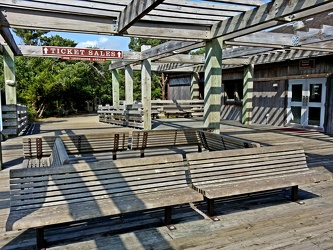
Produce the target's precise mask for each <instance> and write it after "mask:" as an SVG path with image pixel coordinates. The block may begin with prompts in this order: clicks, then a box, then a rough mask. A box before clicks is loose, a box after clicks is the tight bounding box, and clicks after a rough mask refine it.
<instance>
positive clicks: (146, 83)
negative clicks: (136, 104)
mask: <svg viewBox="0 0 333 250" xmlns="http://www.w3.org/2000/svg"><path fill="white" fill-rule="evenodd" d="M150 48H151V46H150V45H143V46H141V51H145V50H147V49H150ZM141 101H142V108H143V129H145V130H150V129H151V60H150V59H148V60H143V61H142V63H141Z"/></svg>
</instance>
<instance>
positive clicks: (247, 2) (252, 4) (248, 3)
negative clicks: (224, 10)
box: [210, 0, 265, 6]
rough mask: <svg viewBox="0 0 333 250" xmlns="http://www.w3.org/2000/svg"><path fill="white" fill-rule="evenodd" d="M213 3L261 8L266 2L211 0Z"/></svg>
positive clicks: (254, 0) (259, 0) (255, 0)
mask: <svg viewBox="0 0 333 250" xmlns="http://www.w3.org/2000/svg"><path fill="white" fill-rule="evenodd" d="M210 1H211V2H219V3H229V4H231V3H232V4H243V5H249V6H260V5H262V4H264V3H265V2H264V1H261V0H210Z"/></svg>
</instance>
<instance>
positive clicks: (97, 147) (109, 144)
mask: <svg viewBox="0 0 333 250" xmlns="http://www.w3.org/2000/svg"><path fill="white" fill-rule="evenodd" d="M59 137H60V138H61V140H62V141H63V143H64V145H65V148H66V150H67V153H68V154H81V153H94V152H107V151H114V152H116V151H121V150H126V149H127V148H128V138H129V132H128V131H123V132H110V133H96V134H81V135H80V134H75V135H60V136H59Z"/></svg>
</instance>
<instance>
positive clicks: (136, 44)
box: [128, 37, 166, 100]
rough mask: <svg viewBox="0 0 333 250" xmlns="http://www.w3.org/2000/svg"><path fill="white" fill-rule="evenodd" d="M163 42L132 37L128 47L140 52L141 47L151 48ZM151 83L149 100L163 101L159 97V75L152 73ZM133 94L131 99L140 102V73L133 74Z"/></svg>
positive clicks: (160, 80)
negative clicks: (147, 46)
mask: <svg viewBox="0 0 333 250" xmlns="http://www.w3.org/2000/svg"><path fill="white" fill-rule="evenodd" d="M164 42H166V40H159V39H152V38H133V37H132V38H131V40H130V43H129V45H128V47H129V49H130V50H132V51H137V52H140V51H141V46H142V45H151V47H156V46H158V45H160V44H162V43H164ZM151 82H152V83H151V84H152V92H151V98H152V99H153V100H154V99H159V98H162V99H164V97H162V96H161V93H162V87H163V83H162V77H161V74H160V73H156V72H152V77H151ZM133 92H134V97H133V98H134V100H141V73H140V72H137V71H136V72H134V86H133Z"/></svg>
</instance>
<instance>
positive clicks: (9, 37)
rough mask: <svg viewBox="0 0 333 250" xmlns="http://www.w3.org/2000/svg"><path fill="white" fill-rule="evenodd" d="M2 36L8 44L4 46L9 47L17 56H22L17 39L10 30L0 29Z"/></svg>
mask: <svg viewBox="0 0 333 250" xmlns="http://www.w3.org/2000/svg"><path fill="white" fill-rule="evenodd" d="M0 35H1V36H2V38H3V40H4V41H5V42H6V44H3V45H8V46H9V48H10V49H11V50H12V51H13V53H14V55H15V56H17V55H21V53H20V49H19V48H18V47H17V44H16V42H15V39H14V37H13V35H12V33H11V32H10V30H9V28H4V27H0Z"/></svg>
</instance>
